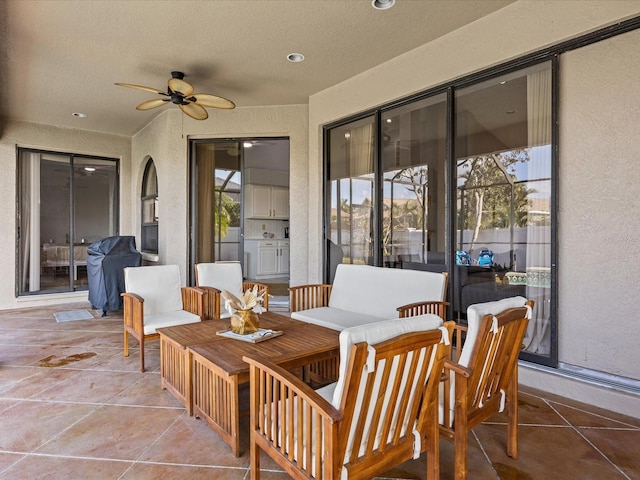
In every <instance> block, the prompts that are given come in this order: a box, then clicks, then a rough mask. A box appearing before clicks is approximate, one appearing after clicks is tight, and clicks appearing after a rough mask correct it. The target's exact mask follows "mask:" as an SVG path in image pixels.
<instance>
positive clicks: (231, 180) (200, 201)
mask: <svg viewBox="0 0 640 480" xmlns="http://www.w3.org/2000/svg"><path fill="white" fill-rule="evenodd" d="M194 151H195V166H194V167H195V175H196V179H197V183H196V186H197V194H196V198H195V202H196V205H195V207H196V208H195V213H196V222H195V225H196V248H195V263H202V262H216V261H241V260H242V249H243V247H242V242H241V235H240V234H241V227H242V225H241V206H242V202H241V200H242V173H241V169H240V164H241V162H240V160H241V151H242V149H241V148H240V142H237V141H217V142H207V143H195V148H194Z"/></svg>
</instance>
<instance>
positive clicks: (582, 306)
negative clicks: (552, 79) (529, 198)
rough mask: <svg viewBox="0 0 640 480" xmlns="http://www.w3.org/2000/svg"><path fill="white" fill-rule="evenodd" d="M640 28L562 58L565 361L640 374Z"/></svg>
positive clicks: (633, 375) (561, 338)
mask: <svg viewBox="0 0 640 480" xmlns="http://www.w3.org/2000/svg"><path fill="white" fill-rule="evenodd" d="M639 45H640V31H638V30H636V31H634V32H630V33H626V34H624V35H620V36H617V37H615V38H612V39H610V40H606V41H603V42H599V43H597V44H594V45H590V46H588V47H584V48H581V49H579V50H574V51H572V52H568V53H566V54H564V55H563V56H562V57H561V63H560V78H561V82H560V118H559V123H560V162H559V169H560V171H559V182H560V183H559V195H560V210H559V212H558V225H559V227H558V233H559V246H560V251H559V255H558V256H559V262H560V266H561V268H560V269H559V270H558V272H559V278H558V280H559V290H558V292H559V302H558V327H559V330H558V338H559V354H560V360H561V361H563V362H567V363H570V364H574V365H580V366H582V367H586V368H591V369H595V370H599V371H604V372H608V373H612V374H615V375H621V376H625V377H630V378H635V379H640V348H639V346H640V335H639V334H638V307H637V299H636V297H637V291H638V287H637V278H638V265H639V263H640V262H638V259H637V255H638V252H640V215H638V212H640V182H639V180H640V174H639V173H638V159H640V142H639V141H638V140H639V134H640V127H639V125H638V112H639V111H640V95H638V75H640V60H639V59H638V51H639V49H638V46H639Z"/></svg>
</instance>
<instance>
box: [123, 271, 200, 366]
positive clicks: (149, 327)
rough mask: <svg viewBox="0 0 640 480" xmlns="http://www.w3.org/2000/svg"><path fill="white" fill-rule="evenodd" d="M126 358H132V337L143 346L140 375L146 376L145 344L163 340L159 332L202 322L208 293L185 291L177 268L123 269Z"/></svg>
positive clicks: (195, 290)
mask: <svg viewBox="0 0 640 480" xmlns="http://www.w3.org/2000/svg"><path fill="white" fill-rule="evenodd" d="M124 284H125V292H124V293H122V294H121V295H122V297H123V300H124V356H125V357H128V356H129V336H128V334H131V335H132V336H133V337H134V338H136V339H137V340H138V342H139V343H140V371H141V372H144V343H145V341H149V340H156V339H158V338H160V334H159V333H157V331H156V330H157V329H158V328H162V327H173V326H175V325H184V324H187V323H195V322H199V321H200V320H201V318H202V316H203V311H204V297H205V292H204V291H203V290H201V289H199V288H195V287H182V286H181V283H180V270H179V268H178V266H177V265H158V266H149V267H126V268H125V269H124Z"/></svg>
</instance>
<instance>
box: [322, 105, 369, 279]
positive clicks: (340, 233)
mask: <svg viewBox="0 0 640 480" xmlns="http://www.w3.org/2000/svg"><path fill="white" fill-rule="evenodd" d="M329 145H330V151H331V156H330V159H329V164H328V174H329V183H328V191H327V196H328V198H329V199H330V202H331V205H330V208H329V211H330V213H329V216H330V218H329V221H328V226H327V238H328V239H329V245H328V248H327V252H328V262H327V263H328V268H329V272H331V271H333V270H335V265H336V264H338V263H343V262H344V263H357V264H368V265H373V264H374V255H373V253H374V252H373V244H374V235H375V228H374V225H373V218H374V217H373V211H374V205H375V196H374V193H375V182H374V180H375V177H374V173H373V172H374V158H375V154H374V152H375V138H374V117H367V118H364V119H361V120H357V121H355V122H351V123H349V124H347V125H342V126H340V127H336V128H334V129H332V130H331V131H330V132H329ZM336 246H337V247H339V249H338V248H336Z"/></svg>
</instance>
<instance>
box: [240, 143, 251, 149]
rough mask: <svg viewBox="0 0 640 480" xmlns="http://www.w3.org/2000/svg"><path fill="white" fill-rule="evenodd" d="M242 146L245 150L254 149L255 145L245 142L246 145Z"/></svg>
mask: <svg viewBox="0 0 640 480" xmlns="http://www.w3.org/2000/svg"><path fill="white" fill-rule="evenodd" d="M242 146H243V147H244V148H251V147H253V143H251V142H244V143H243V144H242Z"/></svg>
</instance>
